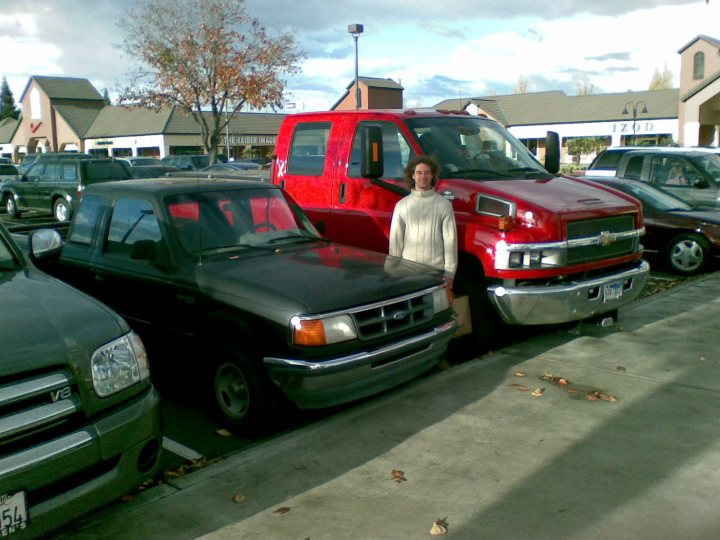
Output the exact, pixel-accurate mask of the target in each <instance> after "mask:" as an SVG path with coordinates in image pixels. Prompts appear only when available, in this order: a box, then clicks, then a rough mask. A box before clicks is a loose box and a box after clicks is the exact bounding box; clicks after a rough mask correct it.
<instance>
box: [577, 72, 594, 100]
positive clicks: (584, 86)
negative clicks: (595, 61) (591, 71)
mask: <svg viewBox="0 0 720 540" xmlns="http://www.w3.org/2000/svg"><path fill="white" fill-rule="evenodd" d="M594 91H595V87H594V86H593V84H592V83H591V82H590V79H589V78H588V76H587V75H586V74H583V76H582V78H581V79H579V80H578V81H576V82H575V93H576V94H577V95H578V96H589V95H591V94H592V93H593V92H594Z"/></svg>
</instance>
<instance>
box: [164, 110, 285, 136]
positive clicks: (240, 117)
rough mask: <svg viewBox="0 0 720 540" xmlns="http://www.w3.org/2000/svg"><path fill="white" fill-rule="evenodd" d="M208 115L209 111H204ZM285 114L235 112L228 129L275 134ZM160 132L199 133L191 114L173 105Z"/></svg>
mask: <svg viewBox="0 0 720 540" xmlns="http://www.w3.org/2000/svg"><path fill="white" fill-rule="evenodd" d="M205 114H206V115H207V116H210V113H205ZM285 116H286V115H284V114H276V113H254V112H246V113H243V112H241V113H236V114H235V116H234V117H233V118H232V120H230V126H229V130H230V131H232V132H233V134H235V135H237V134H241V133H246V134H249V135H250V134H252V135H277V133H278V131H279V130H280V123H281V122H282V121H283V119H284V118H285ZM162 133H167V134H171V133H172V134H176V135H177V134H183V133H188V134H196V133H200V126H198V124H197V122H196V121H195V119H194V118H193V117H192V115H190V114H187V113H185V112H183V111H182V109H180V108H177V107H175V108H174V109H173V111H172V114H171V115H170V118H169V120H168V123H167V126H166V127H165V130H164V131H163V132H162Z"/></svg>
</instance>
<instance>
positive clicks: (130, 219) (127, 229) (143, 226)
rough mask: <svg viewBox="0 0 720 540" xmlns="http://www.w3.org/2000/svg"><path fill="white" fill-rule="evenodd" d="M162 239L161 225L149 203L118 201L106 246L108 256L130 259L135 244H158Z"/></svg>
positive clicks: (132, 200) (139, 200)
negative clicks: (140, 242)
mask: <svg viewBox="0 0 720 540" xmlns="http://www.w3.org/2000/svg"><path fill="white" fill-rule="evenodd" d="M161 239H162V234H161V233H160V225H159V223H158V219H157V216H156V215H155V212H154V210H153V208H152V206H151V205H150V203H149V202H147V201H144V200H141V199H118V200H117V202H116V203H115V208H114V210H113V215H112V220H111V221H110V230H109V231H108V238H107V245H106V246H105V251H106V252H107V253H108V254H113V255H124V256H126V257H130V254H131V253H132V247H133V245H134V244H135V242H138V241H140V240H152V241H154V242H157V241H159V240H161Z"/></svg>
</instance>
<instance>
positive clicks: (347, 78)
mask: <svg viewBox="0 0 720 540" xmlns="http://www.w3.org/2000/svg"><path fill="white" fill-rule="evenodd" d="M135 1H136V0H23V1H20V2H19V1H17V0H0V77H5V78H6V79H7V81H8V84H9V86H10V89H11V91H12V92H13V96H14V98H15V101H16V103H18V104H19V101H20V98H21V96H22V92H23V90H24V89H25V86H26V85H27V82H28V80H29V78H30V77H31V76H33V75H44V76H56V77H80V78H86V79H88V80H89V81H90V82H91V83H92V84H93V85H94V86H95V87H96V88H97V89H98V90H99V91H102V89H104V88H107V89H108V90H109V92H110V95H111V97H113V96H115V95H116V93H115V89H116V88H119V87H120V86H122V85H123V84H125V83H126V82H128V77H127V75H128V74H129V73H130V72H131V71H132V70H133V69H134V66H133V63H132V60H131V59H130V58H128V57H126V56H125V55H124V54H123V53H122V52H121V51H120V50H119V49H118V47H117V45H118V44H120V43H121V42H122V41H123V38H124V35H123V33H122V30H121V29H120V27H119V26H118V24H117V21H118V20H120V19H121V18H122V17H123V15H124V14H125V13H126V12H127V10H128V8H129V7H131V6H132V5H133V4H134V2H135ZM141 1H146V0H141ZM181 1H192V0H181ZM245 7H246V10H247V12H248V13H249V14H250V15H251V16H252V17H255V18H257V19H258V20H259V21H260V23H261V24H262V25H264V26H265V27H266V28H267V29H268V31H269V33H270V34H271V35H273V34H275V35H277V34H279V33H284V32H290V33H292V34H293V35H294V36H295V38H296V42H297V46H298V48H299V49H300V50H302V51H303V52H304V53H305V59H304V60H303V61H302V62H301V63H300V69H301V71H300V73H299V74H297V75H295V76H292V77H290V78H289V79H288V80H287V86H286V106H285V107H284V109H280V112H295V111H301V110H304V111H314V110H327V109H329V108H330V107H332V105H333V104H334V103H335V102H336V101H337V100H338V99H340V97H341V96H342V95H343V93H344V92H345V90H346V88H347V86H348V85H349V84H350V83H352V81H353V79H354V76H355V48H354V47H355V44H354V40H353V37H352V36H351V35H350V34H349V33H348V25H349V24H354V23H359V24H362V25H363V26H364V32H363V33H362V34H361V35H360V36H359V38H358V57H359V61H358V63H359V75H360V76H361V77H362V76H367V77H380V78H390V79H393V80H394V81H395V82H398V83H399V84H401V85H402V86H403V87H404V89H405V91H404V98H405V106H406V107H429V106H432V105H435V104H437V103H439V102H440V101H442V100H444V99H451V98H458V97H476V96H484V95H494V94H498V95H502V94H511V93H513V92H514V91H515V88H516V86H517V84H518V81H519V80H520V79H523V80H525V81H526V82H527V89H528V91H530V92H540V91H546V90H563V91H564V92H565V93H566V94H568V95H575V94H576V93H577V88H578V84H579V83H585V84H586V85H587V84H589V85H591V86H592V90H593V93H595V94H602V93H612V92H625V91H641V90H647V89H648V85H649V83H650V80H651V78H652V76H653V73H654V72H655V70H659V71H660V72H662V71H663V70H664V69H665V67H667V68H668V69H669V70H670V71H671V73H672V74H673V86H677V85H678V84H679V70H680V55H679V54H678V50H679V49H681V48H682V47H683V46H684V45H686V44H687V43H689V42H690V41H691V40H692V39H693V38H695V37H696V36H698V35H699V34H704V35H707V36H710V37H713V38H716V39H720V0H708V1H706V0H603V1H596V0H554V1H553V2H542V1H538V0H474V1H470V2H469V1H467V0H245Z"/></svg>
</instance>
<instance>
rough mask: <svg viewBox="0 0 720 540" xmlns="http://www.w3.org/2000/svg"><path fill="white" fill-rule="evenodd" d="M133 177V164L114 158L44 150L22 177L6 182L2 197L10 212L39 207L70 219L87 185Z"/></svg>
mask: <svg viewBox="0 0 720 540" xmlns="http://www.w3.org/2000/svg"><path fill="white" fill-rule="evenodd" d="M129 178H132V173H131V172H130V167H129V166H128V165H127V164H126V163H124V162H123V161H120V160H117V159H113V158H95V157H93V156H91V155H90V154H77V153H58V154H52V153H47V154H41V155H40V156H38V158H37V160H36V161H35V162H34V163H33V164H32V166H31V167H30V168H29V169H28V170H27V171H26V172H25V173H23V174H22V176H21V177H20V179H18V180H11V181H9V182H5V183H4V184H3V186H2V192H0V201H2V202H3V203H4V204H5V209H6V211H7V213H8V215H9V216H11V217H13V218H19V217H20V214H21V212H24V211H26V210H36V211H39V212H46V213H52V214H53V216H55V219H56V220H57V221H68V220H69V219H70V216H71V215H72V212H73V211H74V209H75V207H76V206H77V204H78V202H79V200H80V198H81V197H82V192H83V190H84V189H85V187H86V186H88V185H90V184H94V183H96V182H107V181H110V180H127V179H129Z"/></svg>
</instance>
